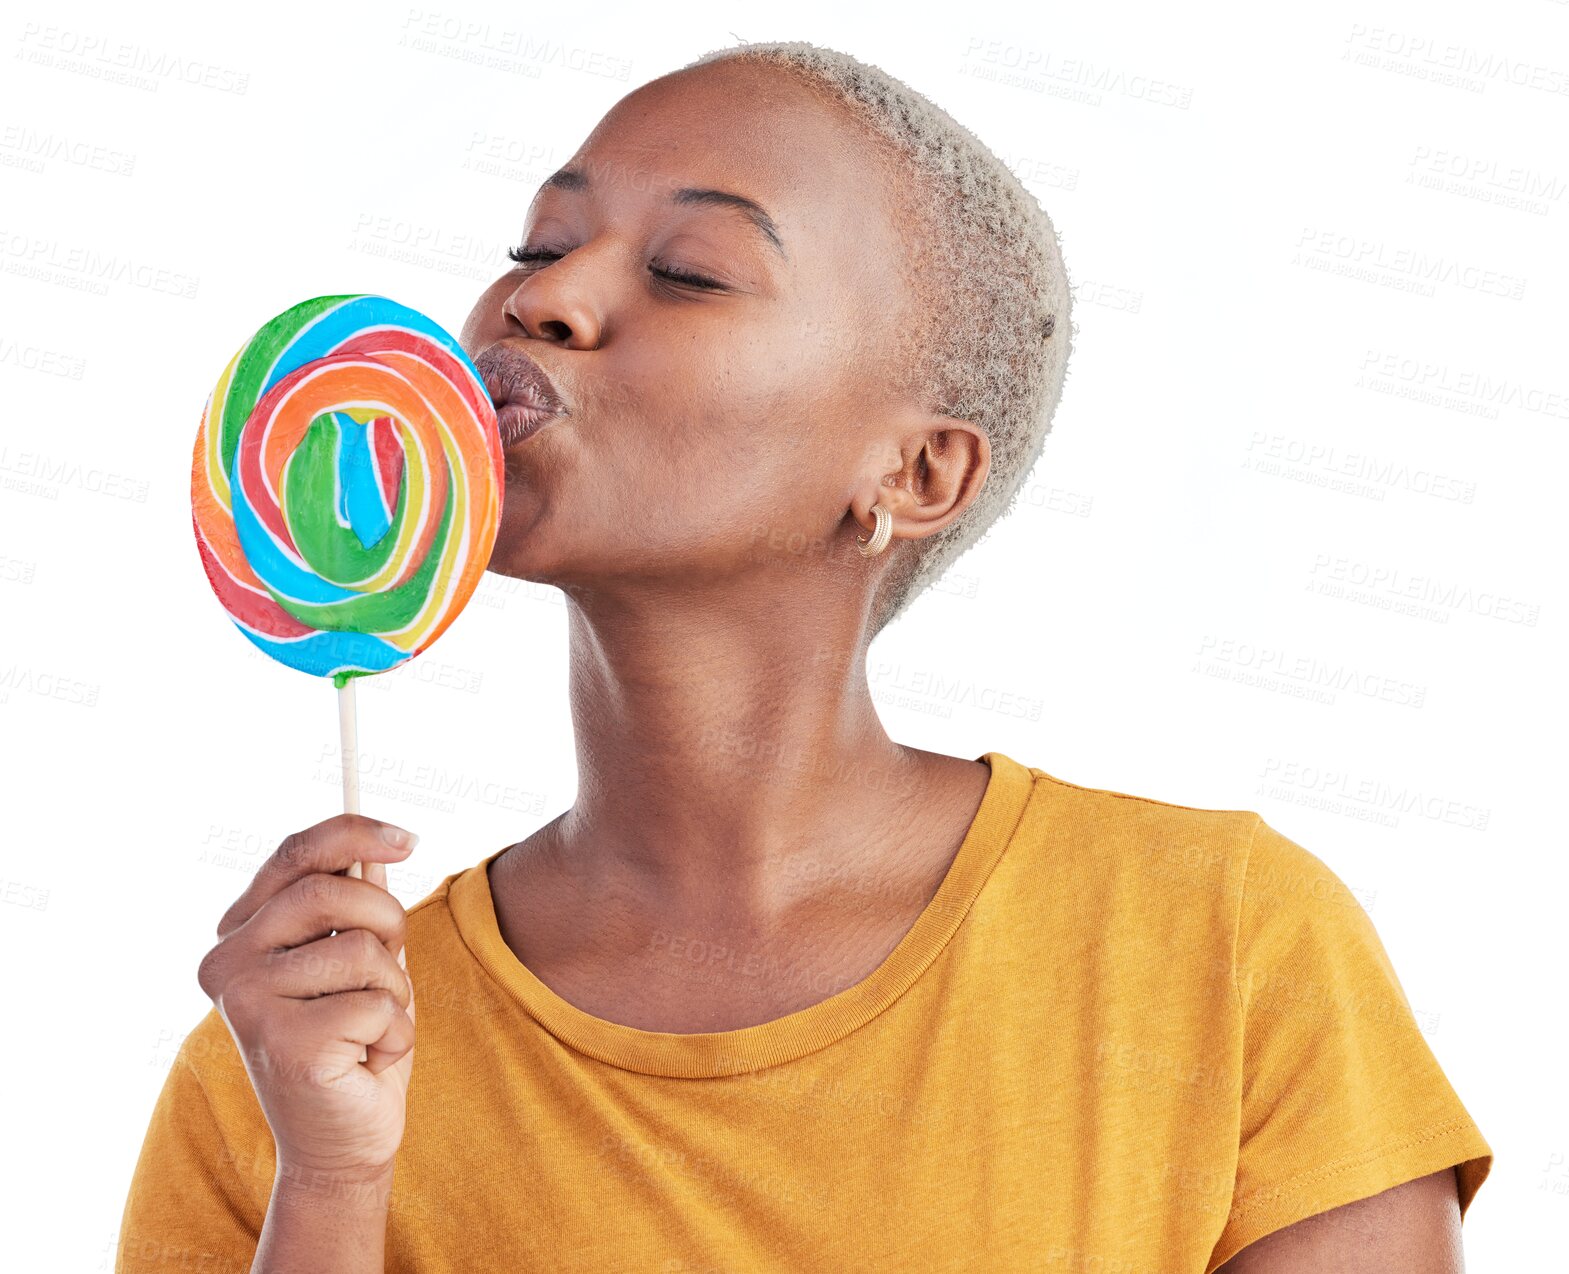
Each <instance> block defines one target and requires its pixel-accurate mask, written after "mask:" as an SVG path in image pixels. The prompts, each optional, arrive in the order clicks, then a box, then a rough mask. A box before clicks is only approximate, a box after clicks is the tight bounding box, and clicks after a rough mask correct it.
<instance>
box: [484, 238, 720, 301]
mask: <svg viewBox="0 0 1569 1274" xmlns="http://www.w3.org/2000/svg"><path fill="white" fill-rule="evenodd" d="M564 255H565V254H564V253H561V252H552V251H550V249H548V248H508V249H507V256H509V257H511V258H512V260H514V261H516V262H517V263H518V264H519V265H537V264H540V263H542V262H543V263H546V264H548V263H549V262H551V261H559V260H561V258H562V257H563V256H564ZM648 269H649V273H651V274H653V275H656V276H657V277H659V278H662V279H668V280H669V281H670V282H672V283H681V284H685V285H686V286H687V287H694V288H704V289H707V290H710V291H722V290H723V289H724V284H723V283H719V282H717V281H716V280H714V279H710V278H707V277H706V276H704V275H701V274H693V273H691V272H690V271H687V270H673V269H671V268H670V267H668V266H662V265H660V264H659V262H658V261H650V262H649V263H648Z"/></svg>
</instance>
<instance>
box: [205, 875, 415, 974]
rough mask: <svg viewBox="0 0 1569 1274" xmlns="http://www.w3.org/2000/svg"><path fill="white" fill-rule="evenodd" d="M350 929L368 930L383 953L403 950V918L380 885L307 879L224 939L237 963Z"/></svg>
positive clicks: (339, 878)
mask: <svg viewBox="0 0 1569 1274" xmlns="http://www.w3.org/2000/svg"><path fill="white" fill-rule="evenodd" d="M350 929H369V930H370V931H371V932H372V933H373V934H375V935H376V937H377V938H379V939H380V940H381V941H382V942H383V943H384V944H385V945H386V948H387V951H388V952H389V953H390V952H393V951H396V950H397V949H398V948H399V947H400V946H402V945H403V942H404V939H405V936H406V934H407V930H408V916H407V913H406V912H405V911H404V910H403V904H402V903H400V902H399V901H398V900H397V899H396V898H394V897H393V896H392V895H391V894H389V893H388V892H387V891H386V890H385V889H383V888H381V887H380V886H379V885H373V884H371V883H370V882H369V881H365V880H356V879H354V877H352V876H323V875H315V876H306V877H304V878H303V879H301V880H297V881H295V882H294V883H293V884H292V885H290V886H289V887H288V888H287V889H285V890H284V891H283V892H282V893H280V894H279V895H278V896H277V897H275V898H273V899H271V900H270V901H269V902H268V903H267V904H266V905H265V906H263V907H262V909H261V910H260V911H258V912H257V913H256V914H255V915H254V916H252V917H251V918H250V919H249V920H247V921H246V922H245V924H244V925H242V926H241V927H240V928H239V929H238V930H236V931H235V933H234V934H233V935H232V936H231V937H230V938H229V939H226V940H225V942H226V943H232V944H233V945H234V946H235V948H236V949H237V950H238V951H241V952H243V953H244V955H243V957H242V958H246V959H254V958H255V957H257V956H260V955H265V954H266V953H268V952H271V951H274V950H277V949H279V948H283V947H303V946H305V945H307V944H308V943H312V942H316V941H319V940H320V939H322V938H330V937H331V936H332V935H333V934H334V933H344V932H347V931H348V930H350Z"/></svg>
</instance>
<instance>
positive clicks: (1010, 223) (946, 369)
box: [681, 41, 1073, 636]
mask: <svg viewBox="0 0 1569 1274" xmlns="http://www.w3.org/2000/svg"><path fill="white" fill-rule="evenodd" d="M721 61H740V62H745V63H752V64H761V65H767V66H773V67H778V68H780V69H781V70H784V71H786V72H789V73H792V74H794V75H795V76H796V77H797V79H798V80H800V81H801V82H803V83H805V84H806V85H807V86H809V87H811V88H814V89H816V90H817V91H818V92H819V93H820V94H825V95H826V96H827V97H828V98H829V99H830V100H835V101H838V102H840V103H841V104H843V105H844V106H845V107H847V108H848V109H849V112H850V114H851V116H852V117H853V118H855V119H856V120H858V121H859V122H860V123H861V124H862V125H863V126H864V127H865V128H866V129H867V130H868V132H869V137H870V139H871V140H872V141H873V142H874V143H875V144H876V146H877V148H878V150H879V151H880V152H882V153H884V154H888V155H890V157H891V158H892V160H893V162H894V164H895V165H896V167H894V168H893V169H892V171H893V172H894V173H896V175H897V177H898V187H899V189H898V190H897V191H896V192H895V195H896V197H897V198H899V199H901V201H902V202H903V203H904V204H905V205H906V206H905V207H903V208H901V210H900V211H901V225H902V227H904V228H905V234H904V236H903V237H904V239H905V243H906V245H907V247H908V249H909V253H908V260H907V261H906V263H905V268H906V271H907V277H908V278H909V280H910V285H911V286H910V290H911V292H912V293H913V294H914V295H913V296H912V298H911V303H910V306H909V314H908V316H907V317H908V321H905V322H901V323H899V324H897V325H895V329H894V330H895V331H896V333H897V336H898V344H899V348H898V349H896V350H894V351H892V358H891V361H890V366H892V367H895V368H898V369H900V375H901V376H903V377H905V378H907V379H906V380H905V381H904V382H903V383H904V384H905V385H906V387H907V388H909V389H910V390H911V391H912V392H913V393H914V394H916V395H917V396H920V397H922V398H924V399H925V401H926V402H927V403H928V405H929V406H930V408H931V409H932V410H934V411H937V412H939V413H941V414H943V415H947V416H952V417H954V418H955V419H961V420H969V421H973V422H974V423H975V424H976V425H978V426H979V427H980V428H981V429H982V430H984V431H985V433H986V436H987V438H988V440H989V441H990V444H991V453H992V464H991V472H990V474H989V476H988V477H987V480H986V484H985V486H984V487H983V488H982V490H981V493H980V494H979V495H978V496H977V497H976V499H975V501H974V503H973V504H971V506H970V507H969V508H968V509H966V510H965V511H964V513H963V514H961V515H960V516H959V517H958V518H955V519H954V521H953V522H951V523H950V524H949V525H948V526H946V527H944V528H943V529H942V530H941V531H939V532H937V534H935V535H932V536H928V537H927V538H926V539H925V540H919V541H914V542H911V544H910V545H909V546H908V547H907V549H906V557H905V560H904V564H903V566H902V567H901V568H896V569H895V570H893V571H890V572H889V574H888V576H887V577H886V578H885V580H884V582H883V585H882V587H881V588H880V589H879V592H878V596H877V597H876V598H875V599H874V600H873V612H872V623H871V634H872V635H873V636H875V635H876V634H877V633H878V632H880V631H881V630H882V629H883V627H884V626H886V625H887V624H888V623H890V622H892V621H893V620H894V619H896V618H897V617H898V616H899V615H900V614H902V613H903V611H904V610H905V608H906V607H907V606H908V605H909V604H910V602H911V601H913V600H914V599H915V598H916V597H917V596H918V595H919V594H920V593H921V592H922V591H923V590H924V589H925V588H926V587H927V586H928V585H930V584H931V583H933V582H934V581H935V580H937V579H938V578H939V577H940V576H941V575H942V574H943V572H944V571H946V570H947V569H948V567H949V566H951V565H952V564H953V563H954V561H955V560H956V559H958V558H959V557H960V556H961V555H962V554H964V553H965V552H966V551H967V550H968V549H969V548H970V547H971V546H972V545H974V543H975V542H976V541H977V540H979V539H980V538H981V536H982V535H984V534H985V533H986V530H987V528H988V527H990V526H991V525H992V524H993V523H994V522H996V521H997V520H998V519H999V518H1000V517H1002V516H1004V515H1005V514H1007V513H1008V512H1010V511H1011V510H1012V508H1013V506H1014V502H1015V497H1016V496H1017V493H1018V490H1019V488H1020V486H1021V485H1022V484H1023V482H1024V479H1025V478H1026V477H1027V476H1028V475H1029V472H1030V470H1031V469H1032V468H1033V467H1034V465H1035V462H1036V460H1038V459H1039V457H1040V454H1041V450H1042V447H1043V446H1044V444H1045V441H1046V435H1047V433H1048V432H1050V429H1051V423H1052V417H1053V415H1054V414H1055V412H1056V409H1057V403H1058V401H1059V400H1060V399H1061V397H1062V387H1063V382H1064V380H1065V377H1066V373H1067V363H1068V351H1069V349H1070V348H1071V346H1072V341H1073V315H1072V299H1071V296H1072V293H1071V285H1070V282H1069V279H1068V273H1067V267H1066V265H1065V263H1064V261H1063V258H1062V251H1061V248H1060V245H1059V242H1058V235H1057V231H1056V228H1055V227H1054V226H1053V225H1052V221H1051V218H1050V217H1049V216H1047V214H1046V212H1045V210H1044V209H1043V208H1042V207H1041V205H1040V203H1039V201H1038V200H1037V199H1036V198H1035V197H1034V196H1033V195H1032V194H1030V192H1029V191H1028V190H1026V189H1025V188H1024V185H1023V184H1022V183H1021V182H1020V181H1019V179H1018V178H1017V177H1016V176H1015V175H1014V174H1013V172H1012V171H1011V170H1010V169H1009V168H1008V166H1007V165H1006V164H1004V163H1003V162H1002V160H1001V159H999V158H998V157H997V156H996V155H995V154H993V153H992V152H991V151H990V150H989V149H988V148H987V147H986V145H985V143H983V142H982V141H981V140H980V139H979V138H978V137H976V135H975V134H974V133H972V132H971V131H970V130H969V129H967V128H965V127H964V125H962V124H960V123H959V122H958V121H956V120H955V119H954V118H953V117H952V116H950V115H949V114H948V113H947V112H946V111H944V110H943V109H942V108H941V107H939V106H937V105H936V104H935V103H933V102H932V101H930V100H929V99H928V98H926V97H924V96H922V95H921V94H920V93H918V92H916V91H915V90H914V89H912V88H910V87H909V86H908V85H907V84H904V83H903V82H902V81H900V80H897V79H895V78H894V77H893V76H891V75H889V74H888V73H887V72H886V71H883V70H882V69H881V68H880V67H876V66H872V65H869V64H867V63H865V62H861V61H859V60H858V59H856V58H854V57H852V56H851V55H850V54H848V53H841V52H838V51H837V50H834V49H827V48H822V47H820V46H818V45H814V44H808V43H806V42H804V41H781V42H776V43H760V44H741V45H736V46H731V47H727V48H722V49H714V50H711V51H710V52H708V53H705V54H703V55H702V56H701V57H699V58H697V59H696V60H695V61H693V62H689V63H688V64H687V65H686V66H684V67H682V68H681V69H682V70H689V69H691V68H693V67H698V66H705V65H708V64H710V63H714V62H721Z"/></svg>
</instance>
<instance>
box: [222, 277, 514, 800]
mask: <svg viewBox="0 0 1569 1274" xmlns="http://www.w3.org/2000/svg"><path fill="white" fill-rule="evenodd" d="M502 481H503V471H502V458H501V439H500V434H499V433H498V430H497V426H496V412H495V407H494V406H493V405H492V403H491V400H490V395H489V394H488V393H487V392H486V390H485V386H484V383H483V382H482V381H481V379H480V376H479V373H478V372H477V371H476V370H475V368H474V364H473V363H472V362H470V360H469V358H468V355H467V354H465V353H464V351H463V349H462V347H461V346H460V345H459V344H458V343H457V342H456V341H455V340H453V338H452V337H451V336H450V335H448V334H447V333H446V332H445V331H443V330H442V329H441V328H440V327H439V326H437V325H436V324H435V323H433V322H431V320H430V319H428V318H426V317H425V316H424V315H423V314H420V313H418V312H417V311H415V310H411V309H409V308H407V307H406V306H402V305H399V304H397V302H395V301H390V300H388V299H387V298H386V297H382V296H366V295H353V296H321V297H316V298H315V299H313V300H310V301H304V302H302V303H301V304H299V305H296V306H294V307H293V308H292V309H290V310H287V311H286V312H284V313H283V314H280V315H278V317H277V318H275V319H273V320H272V321H271V322H269V323H267V324H266V325H265V326H264V327H263V328H262V329H261V330H260V331H259V332H257V333H256V335H255V336H253V337H252V338H251V339H250V340H249V341H247V342H246V343H245V345H244V346H243V347H242V348H241V349H240V351H239V352H238V353H237V354H235V356H234V357H233V358H232V359H231V360H230V362H229V365H228V366H227V367H226V368H225V369H224V372H223V375H222V376H220V377H219V378H218V384H217V386H216V388H214V390H213V392H212V395H211V397H210V398H209V399H208V401H207V406H206V409H205V410H204V411H203V413H202V421H201V427H200V429H199V430H198V432H197V435H196V447H195V453H194V455H193V463H192V469H191V509H192V522H193V524H194V526H195V530H196V545H197V549H198V550H199V552H200V554H201V559H202V566H203V567H204V568H205V569H206V572H207V579H208V581H209V582H210V583H211V584H212V587H213V591H214V592H215V593H217V595H218V600H219V601H221V602H222V603H223V606H224V609H225V610H226V611H228V613H229V618H230V619H232V620H233V621H234V623H235V625H236V627H238V628H239V630H240V631H241V632H242V633H244V634H245V635H246V637H248V638H249V639H250V640H251V641H252V642H254V643H255V644H256V645H257V646H259V647H260V648H261V649H262V650H264V651H266V652H267V654H269V655H271V656H272V657H273V658H274V659H277V660H278V661H280V662H281V663H285V664H287V665H289V667H291V668H298V669H299V670H300V671H302V672H307V673H311V674H313V675H315V676H319V677H331V678H332V679H333V681H334V683H335V684H336V685H337V687H338V691H339V705H340V714H341V719H342V722H343V729H344V806H345V809H346V810H348V811H349V812H357V809H358V789H357V784H356V782H355V779H356V773H355V765H354V757H353V748H352V744H353V725H354V714H353V688H354V682H353V679H354V678H355V677H362V676H366V675H369V674H372V673H377V672H385V671H386V670H387V669H389V668H395V667H396V666H397V665H399V664H401V663H403V662H405V661H406V660H409V659H412V658H413V657H414V656H415V655H417V654H419V653H420V652H421V651H423V650H425V649H426V648H427V647H429V646H430V644H431V643H432V642H434V641H435V640H436V638H437V637H439V636H441V634H442V633H443V632H444V631H446V629H447V626H448V625H449V624H451V623H452V621H453V620H454V619H455V618H456V617H457V615H458V612H459V611H461V610H462V609H463V607H464V605H465V604H466V603H467V602H468V600H469V598H470V597H471V596H472V595H473V592H474V588H475V586H476V585H477V584H478V583H479V579H480V576H481V575H483V574H484V571H485V566H486V563H487V562H488V561H489V560H490V551H491V548H492V546H493V545H494V543H495V539H496V527H497V524H498V522H499V519H500V516H501V490H502Z"/></svg>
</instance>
